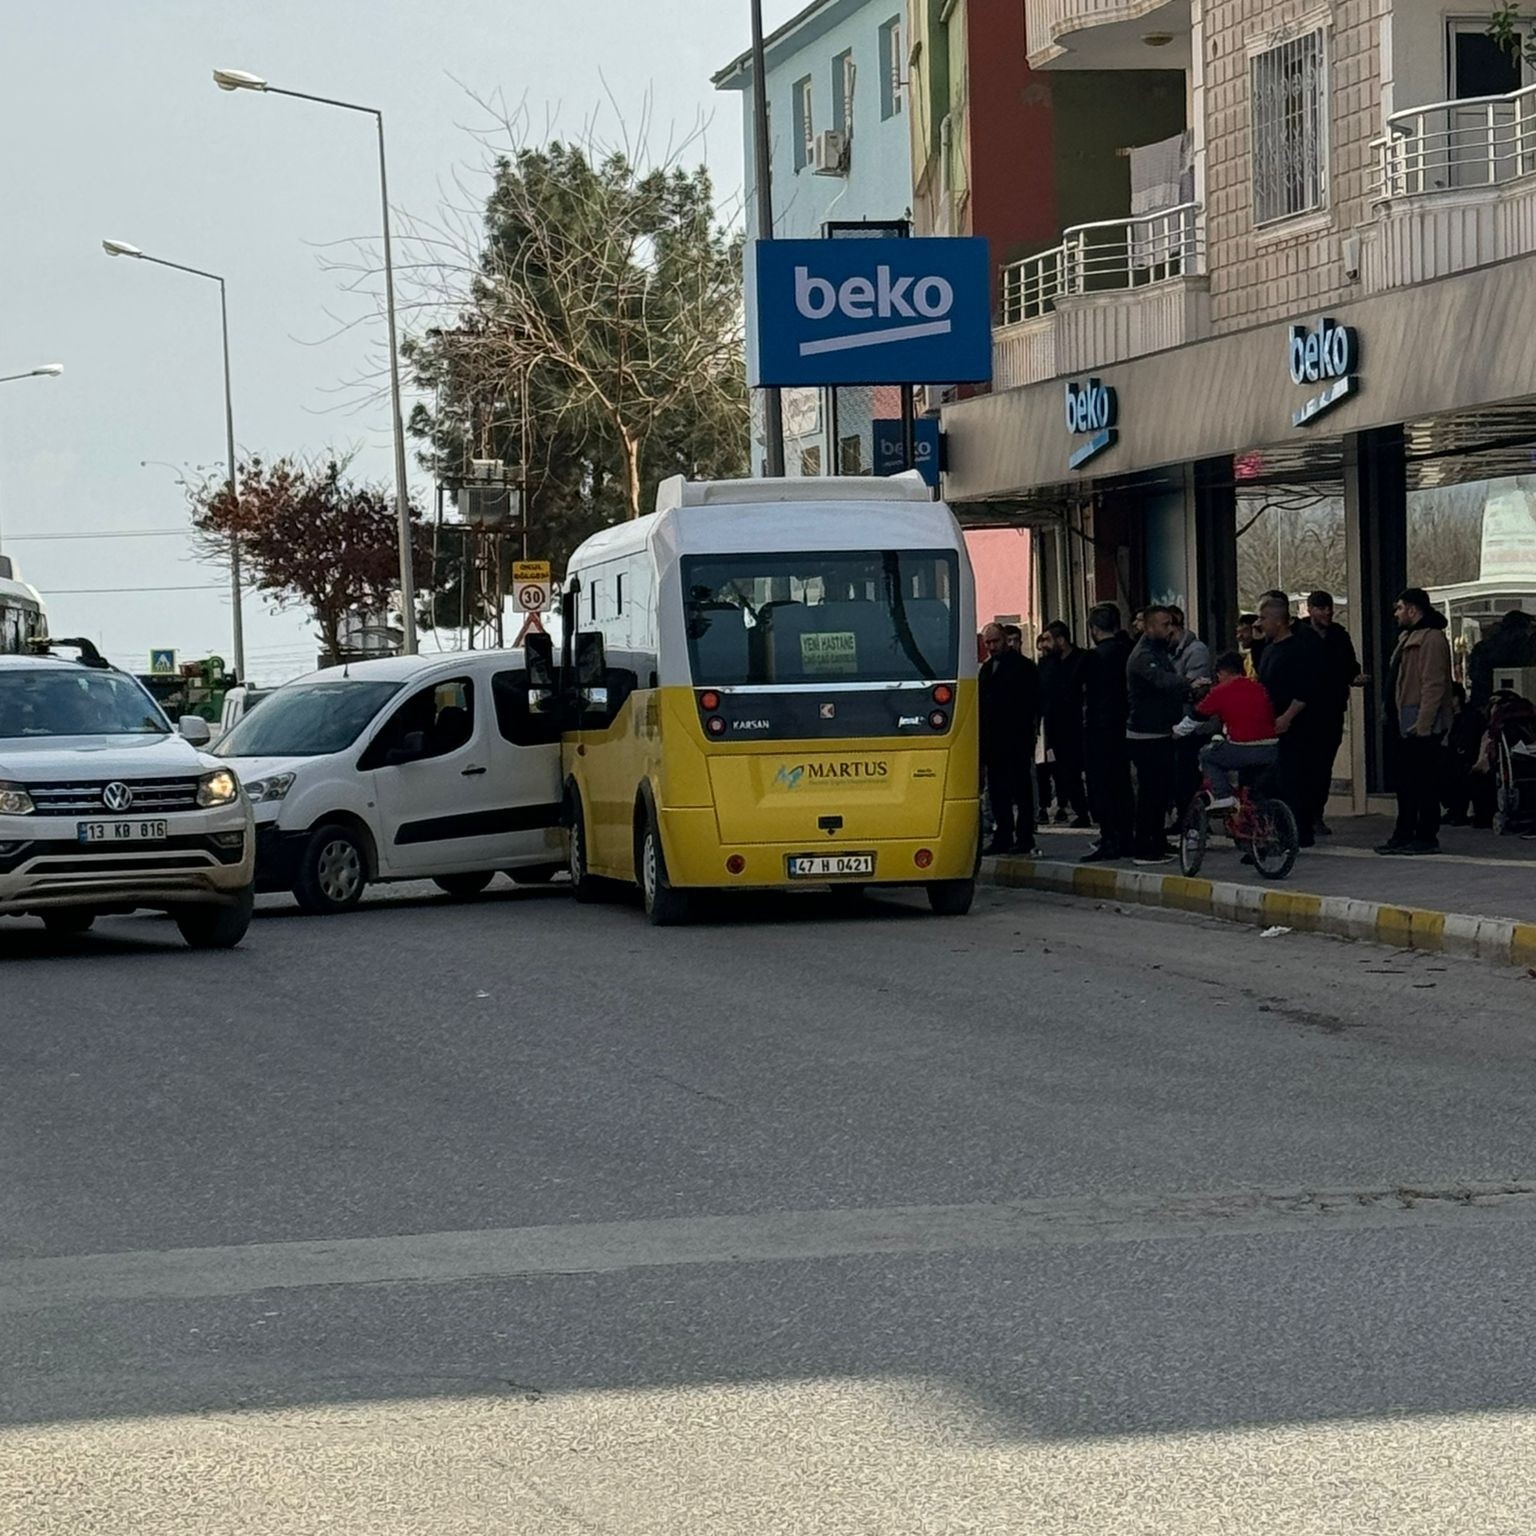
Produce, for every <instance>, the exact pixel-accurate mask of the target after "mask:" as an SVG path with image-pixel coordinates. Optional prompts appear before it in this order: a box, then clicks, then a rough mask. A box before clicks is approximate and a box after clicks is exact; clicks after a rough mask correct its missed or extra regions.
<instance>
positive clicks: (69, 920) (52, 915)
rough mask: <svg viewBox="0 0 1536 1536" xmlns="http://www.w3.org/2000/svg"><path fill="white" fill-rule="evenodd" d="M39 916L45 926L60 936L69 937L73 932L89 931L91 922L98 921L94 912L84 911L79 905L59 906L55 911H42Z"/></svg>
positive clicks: (50, 931)
mask: <svg viewBox="0 0 1536 1536" xmlns="http://www.w3.org/2000/svg"><path fill="white" fill-rule="evenodd" d="M39 916H41V918H42V920H43V927H45V928H46V929H47V930H48V932H49V933H53V934H57V935H58V936H59V937H60V938H68V937H69V936H70V935H71V934H77V933H89V932H90V931H91V924H92V923H94V922H95V921H96V914H95V913H94V912H84V911H82V910H81V909H80V908H79V907H58V908H56V909H54V910H53V911H49V912H43V913H40V914H39Z"/></svg>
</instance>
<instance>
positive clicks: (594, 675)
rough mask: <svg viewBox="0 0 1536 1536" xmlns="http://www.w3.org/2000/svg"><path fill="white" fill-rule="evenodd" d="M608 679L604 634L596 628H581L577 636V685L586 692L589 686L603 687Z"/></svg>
mask: <svg viewBox="0 0 1536 1536" xmlns="http://www.w3.org/2000/svg"><path fill="white" fill-rule="evenodd" d="M607 681H608V663H607V658H606V657H605V656H604V654H603V637H602V634H601V633H600V632H599V631H598V630H595V629H584V630H581V631H580V632H579V633H578V634H577V636H576V686H577V687H578V688H579V689H581V691H582V692H583V693H585V692H586V691H587V690H588V689H589V688H601V687H603V686H604V685H605V684H606V683H607Z"/></svg>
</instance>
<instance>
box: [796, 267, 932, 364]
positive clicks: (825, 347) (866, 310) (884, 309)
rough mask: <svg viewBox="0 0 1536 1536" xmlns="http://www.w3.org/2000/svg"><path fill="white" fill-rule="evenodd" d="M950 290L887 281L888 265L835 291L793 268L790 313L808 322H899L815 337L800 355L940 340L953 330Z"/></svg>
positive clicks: (921, 280) (928, 282)
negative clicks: (836, 318) (928, 338)
mask: <svg viewBox="0 0 1536 1536" xmlns="http://www.w3.org/2000/svg"><path fill="white" fill-rule="evenodd" d="M954 303H955V290H954V287H953V285H952V284H951V283H950V282H949V280H948V279H947V278H943V277H940V276H938V275H937V274H936V273H934V274H930V275H929V276H927V277H898V278H896V279H895V280H894V281H892V278H891V269H890V268H889V267H887V266H878V267H876V268H875V275H874V277H873V278H868V277H848V278H844V279H843V281H842V282H841V283H840V284H838V285H837V286H836V287H834V286H833V285H832V283H831V282H830V281H829V280H828V279H827V278H825V277H817V276H816V275H815V274H814V273H813V272H812V271H811V269H810V268H809V267H796V268H795V308H796V309H797V310H799V312H800V313H801V314H802V315H803V316H804V317H805V318H806V319H807V320H827V319H830V318H832V317H833V316H834V315H841V316H843V317H844V318H846V319H848V320H898V321H901V322H903V323H901V324H897V325H890V326H885V327H883V328H881V329H880V330H876V331H855V332H853V333H851V334H849V335H846V336H818V337H817V338H816V339H815V340H814V341H802V342H801V343H800V356H801V357H813V356H815V355H816V354H817V353H820V352H847V351H851V350H852V349H853V348H855V347H878V346H882V345H885V344H886V343H888V342H894V341H908V340H910V339H912V338H913V337H916V336H945V335H948V334H949V332H950V330H951V329H952V324H951V322H950V320H949V319H948V318H946V317H947V316H948V315H949V312H950V310H951V309H953V308H954Z"/></svg>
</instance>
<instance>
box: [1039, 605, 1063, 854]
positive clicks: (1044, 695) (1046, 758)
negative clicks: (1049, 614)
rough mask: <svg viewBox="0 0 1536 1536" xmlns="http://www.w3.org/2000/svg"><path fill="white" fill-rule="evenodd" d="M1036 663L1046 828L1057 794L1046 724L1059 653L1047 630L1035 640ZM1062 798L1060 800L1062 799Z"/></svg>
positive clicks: (1041, 800)
mask: <svg viewBox="0 0 1536 1536" xmlns="http://www.w3.org/2000/svg"><path fill="white" fill-rule="evenodd" d="M1035 661H1036V664H1037V665H1038V666H1039V668H1040V724H1041V730H1040V735H1041V738H1042V741H1041V744H1039V745H1037V746H1036V748H1035V810H1036V812H1037V813H1038V815H1039V818H1040V825H1041V826H1042V827H1044V826H1048V825H1049V824H1050V820H1051V799H1052V796H1053V794H1054V793H1055V791H1056V785H1055V773H1054V772H1053V768H1054V764H1053V763H1052V762H1051V754H1050V751H1049V750H1048V748H1047V747H1046V746H1045V745H1044V737H1045V735H1046V728H1045V720H1046V716H1047V715H1048V714H1049V712H1050V699H1051V694H1052V692H1053V691H1054V689H1055V686H1056V650H1055V647H1054V646H1053V645H1052V644H1051V637H1050V635H1048V634H1047V633H1046V632H1045V631H1044V630H1041V631H1040V633H1039V634H1038V635H1036V636H1035ZM1058 798H1059V796H1058Z"/></svg>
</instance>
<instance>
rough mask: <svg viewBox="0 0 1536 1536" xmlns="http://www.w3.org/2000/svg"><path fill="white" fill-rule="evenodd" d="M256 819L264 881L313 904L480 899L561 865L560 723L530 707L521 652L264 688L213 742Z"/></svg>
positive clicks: (317, 908) (329, 671)
mask: <svg viewBox="0 0 1536 1536" xmlns="http://www.w3.org/2000/svg"><path fill="white" fill-rule="evenodd" d="M218 752H219V755H220V756H221V757H225V758H228V759H230V760H231V761H232V762H234V763H235V765H236V766H237V769H238V771H239V774H240V779H241V782H242V783H243V784H244V785H245V789H246V793H247V794H248V795H249V796H250V798H251V801H252V804H253V805H254V807H255V813H256V888H257V889H258V890H261V891H275V890H289V891H292V892H293V894H294V896H295V897H296V898H297V900H298V902H299V905H300V906H302V907H304V908H305V910H307V911H310V912H340V911H343V910H345V909H346V908H348V907H352V906H356V904H357V902H358V900H359V898H360V897H361V896H362V894H363V890H364V888H365V887H366V886H367V885H369V884H370V883H372V882H374V881H388V880H421V879H430V880H433V881H435V882H436V883H437V885H438V886H439V887H440V888H441V889H442V890H444V891H447V892H448V893H449V894H450V895H454V896H472V895H475V894H476V893H478V892H479V891H482V890H484V889H485V887H486V886H487V885H489V884H490V883H491V881H492V879H494V878H495V875H496V872H497V871H498V870H506V871H507V872H508V873H509V874H510V875H511V876H512V878H513V879H514V880H516V881H518V882H519V883H521V884H532V883H536V882H542V881H545V880H548V879H550V878H551V877H552V876H553V875H554V874H555V873H556V872H557V871H559V870H560V869H562V868H563V867H564V864H565V857H566V855H565V833H564V832H563V830H562V829H561V805H560V798H561V796H560V747H559V733H558V723H557V722H556V721H555V720H553V719H552V718H549V717H546V716H543V715H539V714H535V713H531V712H530V711H529V708H528V679H527V672H526V669H525V664H524V660H523V656H522V653H521V652H514V651H478V652H475V651H470V652H462V653H458V654H455V655H451V656H391V657H387V658H382V659H380V660H377V661H363V662H353V663H351V664H349V665H347V666H342V667H327V668H325V669H324V670H323V671H320V672H315V673H312V674H311V675H310V676H308V677H302V678H298V679H296V680H295V681H293V682H291V683H286V684H285V685H284V686H283V687H281V688H279V689H277V690H275V691H274V692H273V693H271V694H269V695H267V696H266V697H264V698H263V699H262V701H261V707H260V708H259V709H256V710H253V711H251V712H250V713H249V714H247V715H245V717H244V718H243V719H242V720H240V722H239V723H238V724H237V725H236V726H235V728H234V729H233V730H232V731H231V732H230V733H229V735H228V736H226V737H225V738H224V739H223V740H222V741H221V742H220V743H219V746H218Z"/></svg>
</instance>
